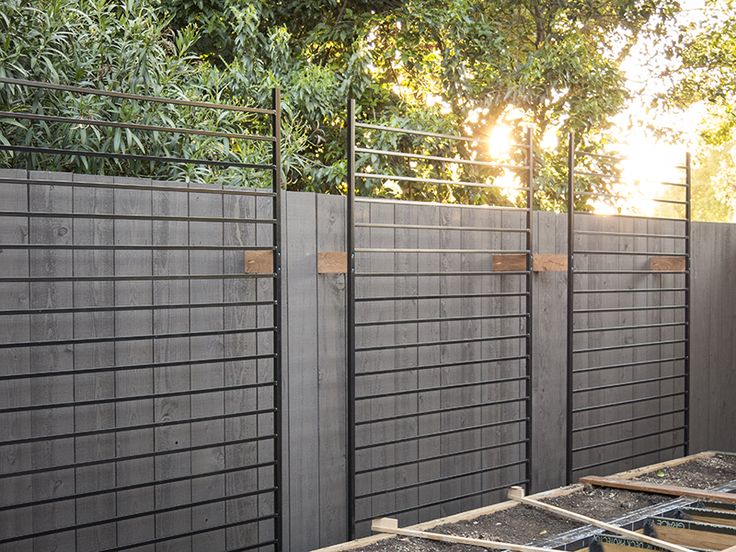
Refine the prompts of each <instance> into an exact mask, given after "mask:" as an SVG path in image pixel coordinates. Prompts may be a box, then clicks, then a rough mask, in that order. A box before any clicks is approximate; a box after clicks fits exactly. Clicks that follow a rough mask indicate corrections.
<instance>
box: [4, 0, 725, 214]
mask: <svg viewBox="0 0 736 552" xmlns="http://www.w3.org/2000/svg"><path fill="white" fill-rule="evenodd" d="M679 10H680V5H679V2H678V1H677V0H606V1H604V0H554V1H549V2H537V1H534V0H492V1H489V0H444V1H439V0H408V1H400V0H374V1H370V0H311V1H304V0H278V1H272V0H248V1H243V0H219V1H216V0H117V1H109V0H37V1H35V2H32V3H30V2H27V1H25V0H6V1H5V2H3V3H2V5H0V36H2V37H3V38H0V41H2V43H3V47H2V49H1V51H0V74H1V75H5V76H15V77H24V78H33V79H38V80H50V81H53V82H63V83H83V84H88V85H91V86H97V87H104V88H113V89H122V90H126V91H130V92H138V93H150V94H157V95H164V96H172V97H188V98H192V99H210V100H217V101H224V102H235V103H248V104H253V103H260V104H267V103H268V101H269V100H268V99H269V97H270V96H269V94H270V89H271V88H272V87H274V86H279V87H280V88H281V89H282V97H283V108H284V115H285V116H284V124H285V130H284V136H285V138H286V143H285V148H284V149H285V152H284V161H285V172H286V178H287V182H288V186H289V187H290V188H292V189H301V190H316V191H328V192H340V191H343V190H344V186H345V183H344V178H345V176H344V175H345V153H344V124H345V123H344V121H345V106H346V99H347V97H348V96H352V97H355V98H356V99H357V101H358V106H359V110H360V117H361V118H362V119H366V120H370V121H373V122H377V123H383V124H389V125H392V126H406V127H414V128H423V129H426V130H430V131H437V132H445V133H453V134H464V135H472V136H484V135H485V134H487V133H488V132H489V129H490V128H492V127H493V126H494V125H496V124H497V123H499V122H505V123H507V124H511V125H512V127H513V128H515V129H516V130H515V132H517V136H516V138H517V140H522V139H523V135H522V133H523V132H524V129H523V128H522V125H521V124H520V123H527V124H531V125H533V139H534V142H535V145H536V150H537V151H538V152H539V155H538V158H537V159H538V163H539V165H538V166H537V167H536V175H537V187H538V190H539V191H538V194H537V200H538V202H539V204H540V205H541V206H542V207H546V208H557V207H559V206H560V205H561V203H562V197H563V188H564V182H565V178H564V175H565V170H566V169H565V152H564V151H563V150H564V147H562V146H559V147H556V146H555V144H554V142H555V141H554V137H555V135H556V136H557V138H558V139H559V138H562V136H564V134H565V133H566V132H567V131H568V130H574V131H576V135H577V136H578V140H579V142H580V144H581V146H584V147H585V148H586V149H588V150H591V151H596V150H598V149H600V148H603V147H604V146H605V145H606V144H607V143H608V142H610V141H611V140H612V137H611V136H610V134H609V132H608V129H609V125H610V120H611V117H612V116H613V115H615V114H616V113H618V112H619V111H620V110H621V109H622V108H623V107H624V106H625V105H626V102H627V100H628V95H629V92H628V90H627V87H626V82H625V78H624V74H623V72H622V68H621V63H622V61H623V60H624V59H625V58H626V56H627V54H628V53H629V51H630V49H631V48H632V47H633V45H634V44H636V42H637V41H639V40H642V38H644V37H651V38H652V39H653V40H659V39H661V40H664V39H665V37H666V35H668V33H671V23H672V20H673V17H675V15H676V14H677V12H678V11H679ZM732 23H733V22H732ZM715 24H716V23H713V25H715ZM719 24H721V23H719ZM722 35H723V38H718V37H716V36H706V35H705V34H703V35H702V36H697V37H693V38H691V39H689V42H687V43H685V42H683V41H680V42H678V41H676V40H674V41H672V50H671V52H672V55H677V56H680V59H681V60H682V64H681V67H680V69H682V68H684V67H686V68H687V69H688V70H689V71H691V73H690V74H689V75H688V76H686V77H685V76H683V77H682V78H680V79H679V80H678V83H677V87H676V89H673V90H676V93H674V92H673V94H671V96H672V98H671V101H673V102H675V101H676V102H680V104H687V103H688V102H693V101H695V98H696V97H697V90H698V89H699V88H700V87H701V85H702V83H701V82H700V81H699V79H700V78H701V77H702V78H704V77H703V75H705V74H707V73H708V72H709V71H711V70H712V64H713V63H716V62H719V63H721V64H722V65H723V67H724V68H725V67H729V69H728V70H733V66H734V60H733V59H732V57H733V56H734V55H736V54H734V52H733V51H732V50H733V43H734V41H736V39H735V38H734V29H730V28H725V27H724V28H723V32H722ZM709 48H710V49H711V50H712V49H716V50H717V51H718V52H719V55H720V56H721V57H719V58H717V59H716V60H715V61H714V58H713V56H712V51H711V50H709ZM729 48H730V49H729ZM706 50H707V51H706ZM729 52H730V53H729ZM729 56H731V57H729ZM701 66H702V67H701ZM724 71H725V69H724ZM680 74H682V71H681V72H680ZM727 77H728V74H727V73H724V78H723V79H722V80H723V82H721V83H720V84H719V85H717V87H716V88H717V89H715V90H713V91H712V94H711V96H712V100H713V102H714V103H717V102H718V101H719V98H720V97H721V96H719V94H721V93H722V92H723V91H728V93H729V94H733V93H734V92H736V88H734V87H733V81H728V78H727ZM709 82H711V81H709ZM729 87H730V88H729ZM726 96H727V95H726ZM726 96H723V97H726ZM31 101H32V98H23V97H19V96H17V91H16V92H13V91H11V90H10V89H9V88H8V87H2V88H0V102H2V103H3V104H12V105H13V107H14V108H18V107H19V106H22V105H27V104H28V103H29V102H31ZM43 101H44V102H48V104H49V106H52V107H47V109H53V110H56V111H58V112H61V113H73V112H80V111H84V112H85V113H86V114H89V115H91V114H94V113H101V114H106V115H108V116H110V115H111V114H112V113H113V112H114V115H115V116H116V117H118V118H122V119H123V120H136V121H138V122H140V121H144V122H151V121H158V122H162V119H163V118H164V117H168V118H169V119H171V118H173V117H181V118H183V119H184V120H185V122H186V123H188V124H191V123H193V122H194V123H196V124H198V125H201V126H205V127H213V128H214V127H215V126H222V125H224V126H227V125H233V126H234V125H249V126H250V127H252V128H258V125H262V124H263V122H261V121H257V120H252V119H247V118H244V119H238V118H237V117H236V118H234V119H232V120H226V121H222V120H216V119H214V118H213V117H212V116H209V115H202V114H195V113H193V112H184V113H182V112H181V110H179V111H177V112H176V113H175V112H173V111H172V112H164V113H161V112H160V111H159V110H154V109H146V108H143V107H134V106H132V105H127V104H124V103H120V102H118V103H115V102H108V103H104V102H103V104H99V103H98V104H95V105H89V104H85V103H84V102H82V101H81V100H79V99H78V98H70V97H63V98H62V97H54V98H51V97H49V98H47V99H44V100H43ZM668 101H670V100H668ZM721 108H722V109H723V110H728V109H730V107H729V106H728V105H727V102H726V101H723V102H722V105H721ZM735 120H736V119H735ZM163 122H164V123H165V122H166V121H163ZM169 122H171V121H169ZM15 132H17V133H23V140H32V139H33V138H32V136H36V137H41V138H43V139H44V140H47V141H48V140H53V141H54V143H55V144H57V145H64V144H65V143H66V144H68V143H71V142H72V141H73V140H79V139H80V135H79V133H81V132H84V134H85V136H84V139H85V140H86V143H87V144H88V147H106V148H108V149H112V150H118V151H126V152H136V151H140V150H142V149H149V150H150V149H151V148H153V149H156V148H158V149H159V150H163V151H171V149H172V148H174V147H183V148H188V149H187V151H190V152H195V153H196V152H200V153H209V154H218V155H222V156H225V157H235V158H249V156H250V157H253V156H257V155H258V154H259V153H261V152H258V151H252V150H248V149H242V150H239V149H238V148H234V147H231V145H228V144H223V143H222V142H218V141H213V140H192V141H191V142H187V143H181V142H179V143H177V144H173V143H171V142H166V141H165V140H164V139H163V138H161V137H154V136H151V137H146V138H136V137H134V136H118V137H117V138H116V137H115V133H114V132H105V131H95V132H91V131H85V130H84V129H78V128H71V127H69V128H64V132H63V133H61V134H60V133H59V132H58V129H57V131H55V132H52V130H51V129H49V128H43V127H42V128H40V129H38V128H34V129H33V131H32V132H31V131H29V129H28V125H22V128H18V129H16V130H15ZM33 133H36V134H33ZM550 137H551V138H552V140H550ZM16 138H17V136H16ZM374 138H375V139H376V140H378V141H379V145H380V143H381V141H382V140H383V141H385V143H384V145H386V146H391V145H394V144H393V143H392V142H391V141H392V140H396V137H390V136H375V137H374ZM558 142H561V143H562V145H564V140H558ZM550 143H551V144H552V145H550ZM430 145H431V147H432V148H433V151H434V152H435V153H440V154H442V155H444V156H447V157H454V156H456V155H462V156H473V157H478V158H483V157H485V156H487V155H488V154H489V152H488V151H487V149H488V148H487V146H485V145H483V144H481V143H480V142H479V143H474V144H470V145H461V146H457V145H453V144H445V143H440V142H437V143H431V144H427V142H426V141H425V142H419V141H417V142H416V143H412V146H413V147H415V148H418V151H420V152H421V151H422V148H428V147H429V146H430ZM458 148H465V149H458ZM438 150H439V151H438ZM366 162H367V163H370V164H371V166H372V167H373V168H375V169H380V170H381V172H384V173H386V174H394V172H396V173H398V172H399V171H406V166H405V165H403V164H402V163H403V161H402V160H392V161H390V162H388V161H381V160H379V159H370V160H368V161H366ZM69 163H78V161H74V160H69ZM87 168H88V169H89V168H90V167H87ZM179 170H180V171H181V169H179ZM411 170H412V171H414V173H416V174H420V175H423V176H435V177H439V178H448V177H456V176H457V171H458V169H457V167H448V166H440V165H436V164H431V163H425V164H422V163H419V164H417V163H414V164H413V165H412V166H411ZM462 170H470V169H461V171H462ZM453 175H454V176H453ZM169 176H171V175H169ZM188 176H191V175H188ZM466 176H467V175H466ZM497 176H499V174H497V173H494V174H491V175H490V177H491V178H494V177H497ZM199 177H202V175H201V174H200V175H199ZM366 186H372V187H371V188H366V189H364V190H363V192H364V193H373V194H378V195H397V194H400V195H401V196H402V197H417V196H421V195H422V194H424V195H427V194H429V195H430V196H434V197H436V198H440V199H446V200H448V198H447V197H444V198H443V196H442V194H443V193H447V192H443V190H441V189H422V190H417V189H415V188H416V187H412V186H411V185H410V184H406V185H404V184H403V183H402V185H401V186H399V187H398V189H397V187H396V186H393V187H390V186H384V185H382V184H380V182H378V181H376V182H374V183H372V184H366ZM485 199H486V198H484V197H481V196H479V197H476V198H470V200H472V201H478V202H481V201H484V200H485ZM502 199H503V200H505V201H508V202H510V203H511V204H513V203H514V201H515V200H514V198H502Z"/></svg>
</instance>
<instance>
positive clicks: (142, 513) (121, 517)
mask: <svg viewBox="0 0 736 552" xmlns="http://www.w3.org/2000/svg"><path fill="white" fill-rule="evenodd" d="M276 490H277V488H276V487H270V488H265V489H259V490H253V491H248V492H243V493H238V494H234V495H226V496H221V497H217V498H208V499H206V500H195V501H191V502H185V503H184V504H178V505H176V506H168V507H165V508H153V509H149V510H144V511H140V512H135V513H132V514H126V515H116V516H115V517H111V518H102V519H98V520H95V521H90V522H87V523H76V524H74V525H65V526H62V527H55V528H54V529H48V530H46V531H36V532H33V533H26V534H23V535H15V536H13V537H9V538H5V539H0V545H2V544H7V543H10V542H17V541H21V540H26V539H37V538H41V537H47V536H50V535H55V534H59V533H64V532H66V531H80V530H83V529H89V528H92V527H99V526H104V525H108V524H115V523H120V522H123V521H131V520H134V519H138V518H141V517H146V516H153V515H160V514H167V513H171V512H177V511H179V510H186V509H189V508H197V507H200V506H207V505H209V504H217V503H218V502H227V501H229V500H240V499H243V498H248V497H251V496H258V495H262V494H267V493H273V492H275V491H276ZM75 498H76V497H75V496H74V495H71V496H70V497H69V500H75Z"/></svg>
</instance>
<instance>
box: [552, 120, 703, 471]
mask: <svg viewBox="0 0 736 552" xmlns="http://www.w3.org/2000/svg"><path fill="white" fill-rule="evenodd" d="M580 156H582V157H588V158H598V159H602V160H605V161H606V162H610V163H616V162H618V161H621V160H623V159H622V158H620V157H616V156H612V155H605V154H600V153H590V152H586V151H583V150H578V149H576V142H575V135H574V134H573V133H570V134H569V137H568V159H567V164H568V178H567V213H568V215H567V222H568V263H567V281H568V284H567V393H566V399H567V423H566V425H567V428H566V432H567V436H566V445H567V448H566V464H567V482H568V483H573V482H574V481H575V474H576V473H577V472H579V471H582V470H591V469H593V470H595V469H596V468H600V467H601V466H605V465H609V464H614V463H620V462H628V463H629V464H630V465H631V467H636V466H637V465H638V464H637V462H636V459H637V458H639V457H642V456H646V455H652V454H660V453H662V452H665V451H676V450H677V449H682V452H683V455H687V454H688V453H689V440H690V439H689V397H690V392H689V386H690V384H689V382H690V291H691V290H690V279H691V251H690V247H691V157H690V154H689V153H687V154H686V158H685V163H684V164H683V165H679V166H677V167H675V168H677V169H679V170H682V171H684V180H685V181H684V182H683V183H679V182H657V184H658V185H662V186H666V187H667V189H670V188H679V189H683V190H684V199H681V200H680V199H678V200H671V199H667V198H651V199H650V201H653V202H656V203H658V204H669V205H676V206H678V208H683V209H684V216H683V217H671V218H667V217H657V216H643V215H632V214H629V215H620V214H619V215H611V216H612V217H618V218H634V219H645V220H662V221H670V222H675V223H683V224H682V226H683V232H682V234H669V235H668V234H639V233H620V232H604V233H603V234H607V235H616V236H619V237H631V238H637V237H643V238H657V239H663V240H665V239H666V240H672V241H675V243H676V242H677V241H683V242H684V253H682V254H680V253H669V254H666V253H659V252H648V251H620V250H612V251H609V250H606V251H598V250H585V249H579V248H577V247H576V245H575V244H576V237H577V236H579V235H583V234H588V235H591V234H596V232H595V231H590V230H588V231H585V230H581V231H579V230H576V225H575V219H576V215H577V214H587V215H590V214H591V213H585V212H581V211H578V210H576V208H575V204H576V198H580V197H581V196H589V197H609V198H615V197H616V196H615V195H613V194H609V193H605V192H597V191H586V192H581V191H579V190H576V188H575V183H576V176H578V175H580V176H586V177H592V178H601V179H614V178H615V175H614V174H612V173H611V174H609V173H604V174H601V173H598V172H590V171H579V170H577V169H576V163H577V161H576V160H577V158H578V157H580ZM599 234H600V232H599ZM589 255H614V256H616V255H631V256H651V255H674V256H682V257H684V258H685V269H684V271H681V270H676V271H672V272H667V271H653V270H651V268H650V269H648V270H634V271H616V272H614V273H616V274H630V273H636V274H644V275H646V276H651V275H656V274H683V278H684V285H683V287H682V288H679V287H676V288H666V287H655V288H650V284H649V283H647V284H646V288H637V287H635V288H632V290H633V291H631V290H628V291H631V293H629V295H633V294H634V293H637V292H643V291H646V292H647V293H648V292H650V291H651V292H682V293H683V294H684V296H683V302H682V303H679V302H677V301H675V303H676V304H674V305H669V304H668V305H661V304H660V305H658V306H657V305H655V306H647V307H644V308H646V309H647V310H648V311H652V312H660V313H662V312H664V311H667V310H673V309H681V310H683V311H684V319H683V321H682V322H672V323H667V324H661V325H660V326H661V327H665V326H668V327H682V328H683V334H684V335H683V338H682V339H677V340H671V341H667V340H661V339H660V341H655V342H638V341H637V342H635V343H627V344H624V345H621V346H611V347H605V349H606V350H621V349H625V348H632V347H642V346H662V345H669V344H682V345H683V349H684V352H683V354H682V355H681V356H674V357H673V358H669V359H667V358H665V359H661V358H660V359H657V360H651V361H650V360H644V361H632V362H630V363H617V364H616V365H611V366H606V365H604V366H595V367H593V366H588V365H587V364H586V365H585V367H583V368H581V371H584V372H586V371H590V370H594V369H599V368H600V369H616V368H627V367H636V366H641V365H655V364H657V365H660V366H661V364H662V363H666V362H672V363H682V373H678V374H674V375H671V376H667V377H666V378H665V377H660V379H661V380H665V379H667V380H676V379H680V378H681V379H682V380H683V390H682V391H678V392H673V393H662V392H661V390H660V393H658V394H654V395H650V396H642V397H639V396H636V397H634V398H632V399H629V400H628V401H627V402H628V403H631V404H634V403H642V402H646V401H652V400H660V401H661V400H662V399H668V398H673V400H674V398H676V397H682V399H683V406H682V407H681V408H677V409H673V410H671V411H663V410H662V408H661V406H659V410H658V412H657V413H655V414H650V415H647V416H640V417H636V416H633V414H632V416H631V417H629V418H621V419H618V418H617V420H616V421H615V422H607V423H606V424H603V425H605V426H607V427H608V426H612V425H616V424H625V423H629V422H631V423H632V424H633V423H635V422H637V421H641V420H644V419H652V418H659V419H661V418H662V417H664V416H679V415H682V417H683V421H682V425H677V426H675V427H673V428H671V429H667V430H660V431H659V432H656V433H648V434H637V433H636V432H635V431H634V430H633V429H632V435H631V436H629V437H625V438H622V439H617V440H614V441H607V442H603V443H596V444H593V445H586V446H585V447H583V448H582V449H577V448H576V446H575V434H576V433H578V432H580V431H586V430H590V429H594V427H593V426H589V427H585V426H583V427H579V426H578V425H577V424H576V423H575V414H576V412H581V411H583V410H584V411H594V410H602V409H605V408H609V407H614V406H618V405H617V404H616V403H605V402H604V403H602V404H593V405H588V406H586V407H584V408H583V409H582V410H578V409H577V405H576V400H575V398H576V395H577V394H578V391H577V390H576V389H575V375H576V373H578V368H580V365H581V362H580V361H578V360H577V357H576V355H577V354H578V353H584V352H586V351H587V350H578V349H576V348H575V345H574V336H575V334H576V333H580V332H588V333H600V332H603V331H605V332H610V331H616V332H620V331H626V330H631V329H633V328H632V327H631V326H629V327H627V326H619V325H614V326H609V325H606V327H605V328H595V327H587V326H581V325H580V324H578V323H576V321H575V315H576V314H578V313H579V311H578V310H576V308H575V297H576V296H578V295H580V294H582V293H585V294H588V295H589V296H590V294H595V293H597V294H598V295H600V294H603V293H612V292H614V291H615V292H619V293H622V294H624V295H626V292H627V290H622V289H618V290H592V289H585V290H579V289H576V282H575V277H576V275H578V274H580V275H584V274H586V273H587V274H590V273H603V274H611V273H612V272H610V271H596V270H591V269H589V270H587V271H586V270H582V271H581V270H578V269H576V265H575V263H576V260H578V259H580V258H582V257H585V256H589ZM650 258H651V257H650ZM588 287H590V286H588ZM639 308H642V307H639ZM620 310H626V311H631V310H636V308H634V307H631V308H628V307H621V308H620ZM648 327H651V326H648ZM602 349H603V348H601V350H602ZM652 381H656V379H655V380H646V379H644V380H641V381H639V380H637V379H636V378H635V377H633V378H632V379H630V380H626V381H622V382H620V383H618V384H609V385H607V386H604V387H605V388H607V389H608V388H610V389H613V388H615V387H623V386H629V387H631V388H632V394H633V393H634V392H635V390H636V389H637V385H638V384H646V383H651V382H652ZM595 389H598V388H595V387H592V388H591V387H589V388H585V389H584V391H589V390H595ZM599 389H603V387H600V388H599ZM660 405H661V403H660ZM632 427H633V426H632ZM677 431H682V433H683V437H682V440H680V441H677V442H675V443H674V444H673V445H671V446H667V447H661V446H660V447H659V448H657V449H652V450H649V449H647V450H646V451H643V452H638V453H633V454H630V455H628V456H624V457H613V458H605V459H604V460H601V461H597V462H595V463H589V464H586V465H579V464H578V463H577V462H576V452H578V451H582V450H593V449H598V450H599V449H601V448H602V447H606V446H610V445H612V444H617V443H623V442H632V441H635V440H637V439H644V438H650V437H659V436H661V435H663V434H666V433H674V432H677Z"/></svg>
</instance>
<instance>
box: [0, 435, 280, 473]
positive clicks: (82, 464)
mask: <svg viewBox="0 0 736 552" xmlns="http://www.w3.org/2000/svg"><path fill="white" fill-rule="evenodd" d="M277 436H278V434H275V433H274V434H270V435H258V436H255V437H246V438H243V439H228V440H227V441H219V442H218V441H216V442H213V443H208V444H204V445H195V446H189V447H182V448H176V449H168V450H153V451H150V452H142V453H138V454H126V455H123V456H112V457H109V458H98V459H96V460H86V461H78V462H72V463H69V464H52V465H50V466H43V467H37V468H31V469H27V470H18V471H5V472H3V473H1V474H0V479H12V478H14V477H25V476H28V475H38V474H41V473H48V472H59V471H63V470H71V469H79V468H90V467H94V466H104V465H106V464H115V463H117V462H127V461H129V460H141V459H143V458H158V457H161V456H171V455H173V454H181V453H187V452H195V451H199V450H207V449H217V448H225V447H230V446H236V445H245V444H248V443H257V442H259V441H268V440H271V439H275V438H276V437H277ZM0 447H2V444H1V443H0Z"/></svg>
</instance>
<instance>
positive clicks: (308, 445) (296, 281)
mask: <svg viewBox="0 0 736 552" xmlns="http://www.w3.org/2000/svg"><path fill="white" fill-rule="evenodd" d="M287 209H288V211H287V213H288V215H287V216H288V218H289V220H290V224H289V238H290V239H289V243H288V257H287V271H288V274H289V278H290V282H289V307H288V309H289V310H288V318H287V320H286V323H287V324H288V327H289V329H288V332H289V347H290V348H291V351H292V353H291V354H290V355H289V364H288V377H289V388H290V390H291V392H290V397H289V405H288V407H289V420H290V427H289V439H290V442H289V448H290V458H289V462H290V481H289V485H290V489H289V495H290V496H289V498H290V502H291V505H292V507H291V512H290V516H291V519H290V523H289V525H290V539H291V547H292V549H294V550H304V549H309V548H314V547H316V546H317V545H318V544H319V534H320V520H319V496H320V495H319V439H318V430H319V421H318V404H319V389H318V378H319V374H318V371H317V370H318V369H317V338H316V335H315V332H314V328H315V327H316V326H317V317H316V313H317V265H316V250H315V248H316V243H317V234H316V212H317V211H316V197H315V194H312V193H304V194H296V193H294V194H290V196H289V203H288V206H287ZM296 351H298V353H295V352H296ZM297 504H298V505H299V507H298V508H297V507H296V505H297Z"/></svg>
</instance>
